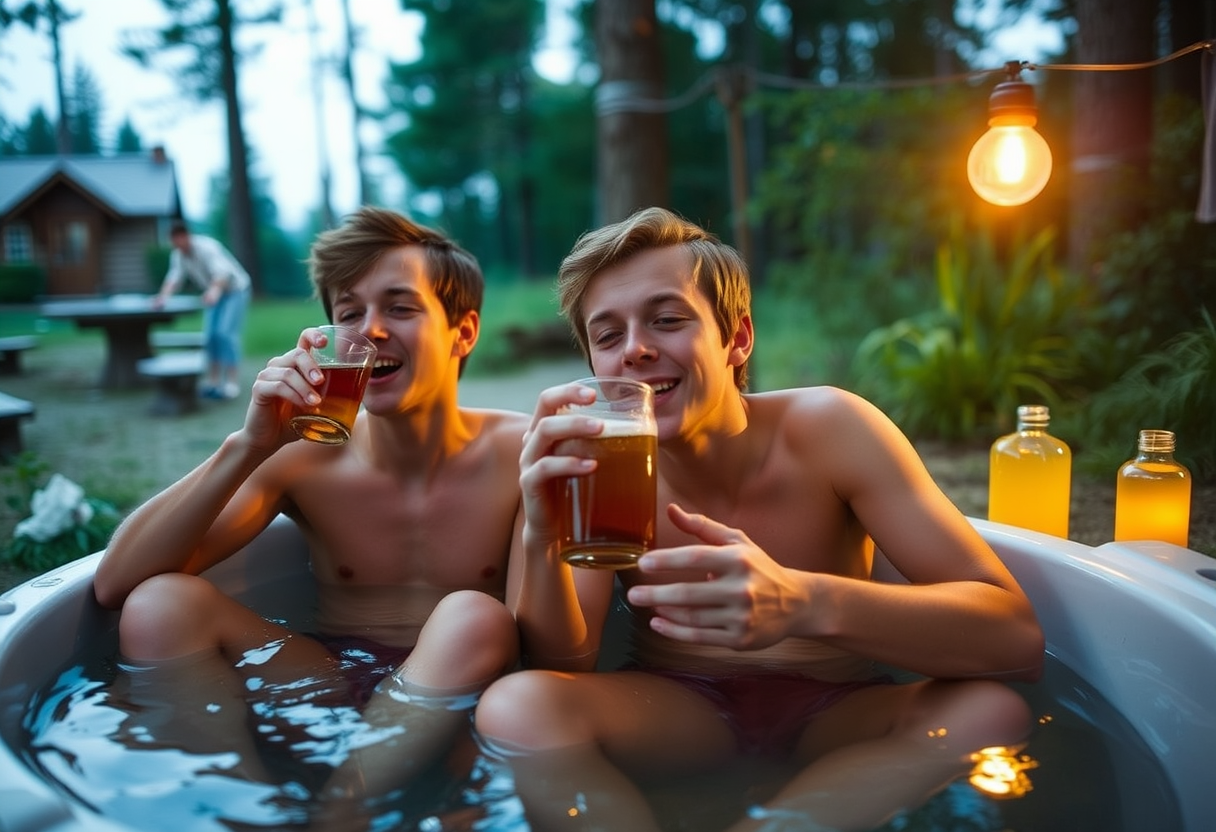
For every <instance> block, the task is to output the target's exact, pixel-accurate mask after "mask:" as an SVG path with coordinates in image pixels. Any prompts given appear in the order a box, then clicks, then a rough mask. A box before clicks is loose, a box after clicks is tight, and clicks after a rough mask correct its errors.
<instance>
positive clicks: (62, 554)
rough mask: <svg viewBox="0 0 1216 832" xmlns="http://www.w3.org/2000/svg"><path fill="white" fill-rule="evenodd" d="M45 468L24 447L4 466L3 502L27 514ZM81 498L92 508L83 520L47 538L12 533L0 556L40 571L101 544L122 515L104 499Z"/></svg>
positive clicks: (11, 508)
mask: <svg viewBox="0 0 1216 832" xmlns="http://www.w3.org/2000/svg"><path fill="white" fill-rule="evenodd" d="M47 472H48V466H47V465H46V463H45V462H43V461H42V460H40V459H39V458H38V457H36V456H35V455H33V454H31V453H30V452H28V451H27V452H25V453H22V454H21V455H19V456H18V457H17V458H16V459H15V460H14V461H13V464H12V467H11V469H8V470H5V472H4V475H3V485H4V487H5V490H6V492H7V493H6V495H5V504H6V505H7V507H8V508H9V509H10V510H11V511H12V512H14V513H15V514H16V515H17V516H19V517H24V516H27V515H29V514H30V501H31V500H32V499H33V496H34V492H35V491H37V490H38V488H39V487H40V484H43V483H45V480H46V475H47ZM84 501H85V502H86V503H88V505H89V506H90V507H91V508H92V509H93V515H92V517H90V518H89V520H88V521H87V522H84V523H79V524H77V525H76V526H75V527H73V528H70V529H66V530H65V531H63V532H61V533H60V534H58V535H56V536H55V537H52V538H50V539H49V540H41V541H40V540H34V539H33V538H31V537H27V536H25V535H21V536H14V537H13V538H12V539H11V540H9V541H8V543H7V544H6V545H5V546H4V548H3V549H2V550H0V559H3V560H7V561H10V562H11V563H13V564H14V565H15V566H17V567H19V568H22V569H28V570H31V571H35V572H44V571H46V570H48V569H53V568H55V567H56V566H61V565H63V564H65V563H69V562H71V561H73V560H76V559H77V558H80V557H83V556H84V555H87V554H91V553H92V552H96V551H99V550H100V549H103V548H105V546H106V544H107V543H108V542H109V540H110V535H112V534H113V533H114V529H116V528H118V524H119V523H120V522H121V521H122V516H121V514H119V512H118V510H117V509H116V508H115V507H114V506H112V505H111V504H110V503H108V502H106V501H104V500H100V499H97V498H94V497H85V498H84Z"/></svg>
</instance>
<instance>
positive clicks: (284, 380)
mask: <svg viewBox="0 0 1216 832" xmlns="http://www.w3.org/2000/svg"><path fill="white" fill-rule="evenodd" d="M316 337H318V336H317V333H316V331H315V330H312V329H307V330H305V331H304V332H303V333H301V335H300V340H299V343H298V345H297V347H296V348H295V349H293V350H292V351H290V352H288V353H286V354H284V355H281V356H278V357H277V358H274V359H271V360H270V361H269V362H268V363H267V365H266V367H265V368H264V369H263V370H262V371H261V372H260V373H258V377H257V379H256V380H255V382H254V385H253V395H252V398H251V400H250V403H249V408H248V410H247V411H246V414H245V424H244V425H243V426H242V428H241V429H240V430H238V431H236V432H235V433H233V434H231V435H229V436H228V437H227V438H226V439H225V440H224V442H223V443H222V444H221V445H220V448H219V449H218V450H217V451H216V452H215V453H214V454H212V456H211V457H210V458H209V459H207V460H206V461H205V462H203V463H202V464H201V465H199V466H198V467H197V468H195V469H194V470H193V471H192V472H191V473H190V474H188V475H186V476H185V477H183V478H182V479H181V480H179V481H178V482H176V483H174V484H173V485H171V486H169V487H168V488H167V489H165V490H164V491H162V492H161V493H160V494H158V495H156V496H155V497H153V498H152V499H150V500H149V501H148V502H147V503H145V504H144V505H142V506H140V507H139V508H138V509H136V510H135V511H134V512H133V513H132V514H131V515H130V516H129V517H128V518H127V519H126V520H125V521H124V522H123V523H122V525H121V526H120V527H119V528H118V529H117V530H116V531H115V533H114V536H113V537H112V538H111V540H110V543H109V545H108V547H107V549H106V553H105V555H103V556H102V559H101V562H100V563H99V564H98V566H97V572H96V575H95V576H94V581H93V587H94V593H95V595H96V596H97V600H98V602H99V603H101V604H102V606H105V607H110V608H116V607H119V606H121V605H122V603H123V602H124V600H125V599H126V597H127V595H128V594H129V593H130V592H131V590H132V589H134V588H135V587H136V586H137V585H139V584H140V583H142V582H143V581H145V580H147V579H148V578H150V577H152V576H153V575H158V574H162V573H165V572H190V573H195V574H197V573H198V572H201V571H203V570H204V569H206V568H207V567H209V566H211V565H213V564H215V563H217V562H219V561H220V560H223V559H224V558H225V557H227V556H228V555H230V554H232V553H233V552H235V551H237V550H238V549H239V548H240V547H241V546H243V545H245V544H246V543H248V542H249V541H250V540H252V539H253V538H254V537H255V536H256V535H257V534H258V532H260V531H261V530H262V529H263V528H265V527H266V525H267V524H269V523H270V521H271V520H272V519H274V517H275V515H276V514H277V513H278V512H279V511H280V509H281V508H282V503H283V499H284V494H283V491H282V489H283V486H282V485H280V484H279V483H280V481H281V480H284V479H285V478H283V477H278V476H273V475H271V474H268V473H267V472H265V471H259V468H260V467H262V466H263V464H264V463H265V462H266V461H267V460H268V459H270V458H271V457H272V456H273V455H274V454H275V453H276V452H277V451H278V450H279V449H280V448H282V447H283V445H285V444H287V443H288V442H292V441H296V440H297V437H296V436H295V433H294V432H293V431H292V430H291V427H290V425H289V424H288V418H289V416H290V408H291V405H292V404H297V405H298V404H303V403H304V400H305V397H306V396H308V395H310V394H312V393H313V388H312V386H311V385H310V384H309V383H308V381H307V380H306V379H307V376H308V373H310V372H312V371H314V370H316V369H317V368H316V365H315V364H314V363H313V362H312V359H311V358H310V357H309V355H308V352H307V349H306V346H307V345H308V344H310V343H312V342H313V340H314V339H315V338H316Z"/></svg>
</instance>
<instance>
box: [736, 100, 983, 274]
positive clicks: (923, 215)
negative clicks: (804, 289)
mask: <svg viewBox="0 0 1216 832" xmlns="http://www.w3.org/2000/svg"><path fill="white" fill-rule="evenodd" d="M765 102H766V104H765V108H766V112H767V113H768V116H769V121H770V124H771V129H772V130H773V131H774V132H775V133H776V134H777V135H780V136H785V137H788V140H787V141H784V142H781V143H779V144H776V145H775V146H773V147H771V148H770V151H769V160H768V165H767V168H766V170H765V171H764V174H763V176H762V177H761V178H760V180H759V182H758V183H757V193H756V197H755V199H754V200H753V210H754V211H755V212H757V213H758V214H759V215H761V216H763V217H764V218H765V219H766V221H767V222H768V223H770V224H771V226H772V229H773V232H774V235H775V236H774V239H778V240H780V245H781V249H780V250H778V251H777V252H776V254H777V256H779V257H780V258H782V259H787V260H794V261H798V260H801V259H803V258H807V257H819V256H823V255H824V254H825V253H831V254H832V255H833V256H844V257H852V258H861V259H865V260H867V261H869V262H877V261H878V260H879V258H885V259H886V260H887V262H889V263H899V264H901V265H902V266H903V268H904V269H905V270H907V269H909V268H915V267H916V266H917V264H928V263H929V262H931V260H932V257H933V245H934V241H936V240H940V239H942V238H943V237H945V236H946V235H947V234H948V233H949V222H950V220H949V218H950V217H952V216H953V215H955V214H957V213H958V212H959V210H960V197H961V198H962V199H963V200H965V202H964V203H962V204H963V205H967V206H969V205H972V204H974V203H975V202H976V201H977V200H978V197H975V195H974V194H973V193H971V191H970V189H969V187H968V185H967V182H966V176H965V168H964V166H963V165H962V164H961V163H958V164H945V163H943V159H949V158H951V157H950V154H951V153H953V152H957V153H959V154H960V155H959V156H958V158H965V150H963V148H965V147H966V146H967V144H968V140H971V141H974V138H975V136H974V135H973V134H974V133H975V129H974V128H976V127H980V126H982V124H980V125H972V124H971V123H970V122H968V121H966V120H963V119H960V118H958V115H957V114H958V113H959V112H965V111H966V109H967V108H968V107H975V108H977V109H981V108H982V103H977V99H976V96H975V95H974V94H973V93H970V92H967V91H958V90H950V91H940V90H928V89H913V90H905V91H885V92H879V91H849V90H836V89H830V90H814V91H804V92H798V93H782V94H780V95H777V94H772V95H769V96H766V98H765ZM953 148H958V149H959V150H958V151H954V150H952V149H953ZM809 273H810V271H809V270H808V274H809Z"/></svg>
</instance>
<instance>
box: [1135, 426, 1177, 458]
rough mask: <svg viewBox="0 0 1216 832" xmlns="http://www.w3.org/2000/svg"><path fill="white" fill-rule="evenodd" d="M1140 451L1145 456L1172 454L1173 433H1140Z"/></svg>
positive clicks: (1159, 431) (1168, 431)
mask: <svg viewBox="0 0 1216 832" xmlns="http://www.w3.org/2000/svg"><path fill="white" fill-rule="evenodd" d="M1140 451H1141V453H1146V454H1172V453H1173V452H1174V432H1173V431H1172V430H1142V431H1140Z"/></svg>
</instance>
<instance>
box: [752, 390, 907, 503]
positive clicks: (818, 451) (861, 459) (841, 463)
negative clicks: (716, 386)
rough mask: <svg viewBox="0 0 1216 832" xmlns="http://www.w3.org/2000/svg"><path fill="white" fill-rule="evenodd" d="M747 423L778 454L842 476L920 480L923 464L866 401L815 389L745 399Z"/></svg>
mask: <svg viewBox="0 0 1216 832" xmlns="http://www.w3.org/2000/svg"><path fill="white" fill-rule="evenodd" d="M747 399H748V402H749V423H750V424H751V425H752V426H755V427H761V428H762V429H764V430H767V431H768V432H770V433H771V434H772V435H773V436H774V439H775V441H778V442H780V443H782V445H783V446H784V447H783V450H784V451H785V452H786V453H788V454H790V455H791V456H794V457H798V458H804V459H805V458H810V457H813V458H814V459H815V460H816V464H817V465H822V466H824V467H825V468H826V470H829V471H835V472H838V474H840V475H842V476H846V477H848V478H853V477H857V476H878V477H886V478H892V477H893V478H895V479H898V480H902V481H905V482H906V481H907V480H908V479H909V478H911V479H914V480H915V479H920V478H921V475H922V473H924V472H923V463H922V462H921V460H920V457H919V455H917V453H916V450H915V449H914V448H913V446H912V443H911V442H910V441H909V440H908V438H907V437H906V436H905V435H904V433H903V431H901V430H900V429H899V427H898V426H897V425H896V424H895V423H894V422H893V421H892V420H891V419H890V417H888V416H887V415H886V414H885V413H883V412H882V410H880V409H879V408H878V407H877V406H876V405H874V404H873V403H872V402H870V401H869V400H867V399H865V398H863V397H862V396H859V395H857V394H856V393H853V392H850V391H848V390H844V389H841V388H839V387H831V386H827V385H824V386H818V387H798V388H789V389H784V390H775V391H772V392H770V393H760V394H755V395H749V396H748V397H747Z"/></svg>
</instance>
